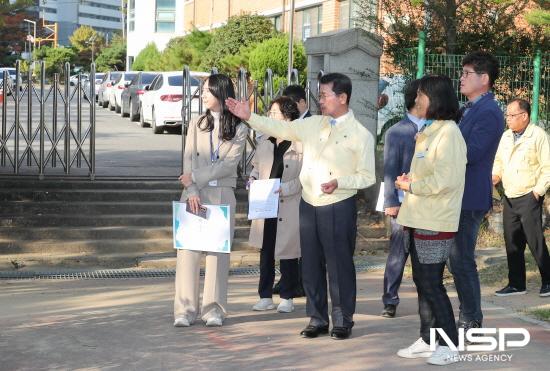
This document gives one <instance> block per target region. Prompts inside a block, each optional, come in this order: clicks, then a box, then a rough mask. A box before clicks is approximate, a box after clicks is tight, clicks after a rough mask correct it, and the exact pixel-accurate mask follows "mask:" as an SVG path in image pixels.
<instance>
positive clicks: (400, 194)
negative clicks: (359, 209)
mask: <svg viewBox="0 0 550 371" xmlns="http://www.w3.org/2000/svg"><path fill="white" fill-rule="evenodd" d="M397 197H398V198H399V202H403V199H404V198H405V193H404V192H403V190H401V189H398V190H397ZM376 211H382V212H383V211H384V182H382V183H380V192H378V200H377V201H376Z"/></svg>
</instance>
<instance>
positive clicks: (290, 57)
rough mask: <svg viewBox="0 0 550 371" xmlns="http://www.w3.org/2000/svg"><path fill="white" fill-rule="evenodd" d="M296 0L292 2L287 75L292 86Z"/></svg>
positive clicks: (291, 0)
mask: <svg viewBox="0 0 550 371" xmlns="http://www.w3.org/2000/svg"><path fill="white" fill-rule="evenodd" d="M294 5H295V4H294V0H290V17H288V18H289V24H288V26H289V27H288V28H289V31H288V73H287V81H288V84H289V85H290V75H291V74H292V67H293V66H294V61H293V49H294V45H293V42H294V35H293V34H294Z"/></svg>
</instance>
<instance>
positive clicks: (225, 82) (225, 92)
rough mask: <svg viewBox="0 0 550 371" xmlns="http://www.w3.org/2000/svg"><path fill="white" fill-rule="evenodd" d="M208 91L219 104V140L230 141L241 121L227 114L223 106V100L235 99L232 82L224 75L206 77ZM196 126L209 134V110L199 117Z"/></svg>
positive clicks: (212, 124)
mask: <svg viewBox="0 0 550 371" xmlns="http://www.w3.org/2000/svg"><path fill="white" fill-rule="evenodd" d="M208 90H210V93H211V94H212V95H213V96H214V97H216V99H217V100H218V102H219V103H220V107H221V112H220V138H221V139H223V140H231V139H233V138H234V137H235V134H236V133H237V126H238V125H239V124H240V123H241V120H240V119H239V118H238V117H236V116H234V115H233V114H232V113H231V112H229V110H228V109H227V106H226V105H225V100H226V99H227V98H235V89H234V88H233V82H232V81H231V79H230V78H229V77H228V76H226V75H222V74H215V75H210V77H208ZM198 126H199V129H201V130H202V131H210V132H211V131H212V130H214V116H212V113H211V112H210V110H209V109H207V110H206V113H204V114H203V115H202V116H201V117H200V119H199V122H198Z"/></svg>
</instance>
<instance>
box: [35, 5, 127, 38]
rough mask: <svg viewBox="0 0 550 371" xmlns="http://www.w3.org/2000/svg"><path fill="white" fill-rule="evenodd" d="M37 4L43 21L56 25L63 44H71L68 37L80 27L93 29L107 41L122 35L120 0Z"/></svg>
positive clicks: (37, 9)
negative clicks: (116, 35)
mask: <svg viewBox="0 0 550 371" xmlns="http://www.w3.org/2000/svg"><path fill="white" fill-rule="evenodd" d="M38 4H39V5H38V6H37V7H36V11H37V12H38V13H39V14H38V16H39V17H40V18H43V19H45V20H46V22H47V23H53V22H57V25H58V26H57V27H58V41H59V44H60V45H70V41H69V37H70V36H71V35H72V33H73V32H74V31H75V30H76V29H77V28H78V27H80V26H90V27H92V28H93V29H95V30H96V31H98V32H101V33H103V34H104V35H105V37H106V39H111V38H112V36H113V34H114V33H115V32H119V33H121V32H122V14H123V13H122V11H121V8H120V7H121V1H120V0H90V1H88V0H71V1H68V0H39V1H38Z"/></svg>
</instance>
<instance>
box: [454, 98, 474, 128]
mask: <svg viewBox="0 0 550 371" xmlns="http://www.w3.org/2000/svg"><path fill="white" fill-rule="evenodd" d="M473 105H474V103H473V102H471V101H468V102H466V103H464V104H463V105H462V107H460V109H459V110H458V114H457V117H456V122H458V123H459V124H460V121H462V118H463V117H464V112H466V110H467V109H470V108H472V106H473Z"/></svg>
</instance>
